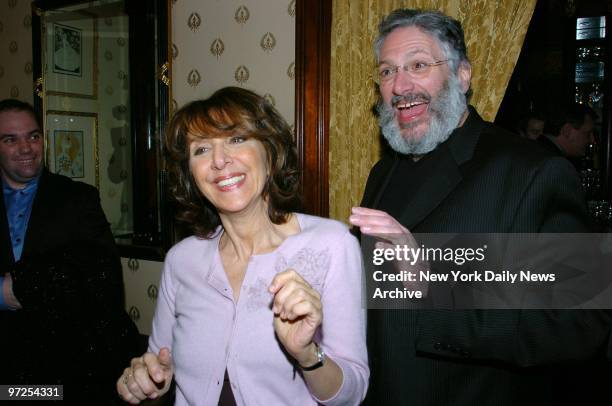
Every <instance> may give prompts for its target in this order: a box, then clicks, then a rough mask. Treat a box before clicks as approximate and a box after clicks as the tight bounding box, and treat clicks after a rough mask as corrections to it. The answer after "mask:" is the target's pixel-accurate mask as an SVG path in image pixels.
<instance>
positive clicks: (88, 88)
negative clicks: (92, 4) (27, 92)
mask: <svg viewBox="0 0 612 406" xmlns="http://www.w3.org/2000/svg"><path fill="white" fill-rule="evenodd" d="M43 37H44V43H45V45H44V55H43V57H44V79H43V83H44V88H45V93H46V94H47V95H49V96H64V97H76V98H84V99H94V100H95V99H97V98H98V22H97V19H95V18H91V17H85V16H82V17H80V18H74V19H68V18H67V17H66V21H64V20H58V21H53V22H49V23H47V24H45V25H44V28H43Z"/></svg>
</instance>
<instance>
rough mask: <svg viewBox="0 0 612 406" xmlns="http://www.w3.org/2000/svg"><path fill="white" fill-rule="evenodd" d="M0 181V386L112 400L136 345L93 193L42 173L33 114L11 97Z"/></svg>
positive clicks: (2, 116)
mask: <svg viewBox="0 0 612 406" xmlns="http://www.w3.org/2000/svg"><path fill="white" fill-rule="evenodd" d="M0 175H1V176H0V178H1V181H2V188H1V189H0V270H1V273H0V285H1V286H2V294H1V295H0V331H2V334H0V336H1V338H0V340H1V342H2V344H1V346H2V351H3V362H2V367H1V368H0V369H1V372H0V383H2V384H43V385H51V384H53V385H63V394H64V399H65V400H70V401H76V400H78V399H85V396H87V399H88V400H87V403H88V404H91V402H92V400H91V399H94V400H93V402H94V403H95V404H109V403H111V402H114V401H115V400H116V399H118V398H117V396H116V394H115V393H114V382H115V377H116V375H117V374H118V373H120V371H121V369H122V367H123V365H124V364H125V363H126V362H128V360H129V359H130V358H131V357H132V356H134V355H135V354H137V353H138V352H139V351H140V350H141V349H140V348H139V341H140V340H139V335H138V332H137V330H136V326H135V325H134V324H133V323H132V321H131V320H130V319H129V317H128V315H127V313H126V312H125V309H124V290H123V279H122V269H121V262H120V259H119V256H118V252H117V249H116V247H115V244H114V239H113V236H112V234H111V230H110V227H109V223H108V221H107V220H106V217H105V216H104V212H103V211H102V207H101V206H100V198H99V195H98V191H97V190H96V189H95V188H94V187H92V186H89V185H87V184H84V183H81V182H74V181H72V180H71V179H69V178H67V177H65V176H60V175H55V174H52V173H50V172H48V171H47V170H46V169H45V168H44V165H43V134H42V131H41V129H40V126H39V121H38V119H37V117H36V114H35V112H34V110H33V108H32V107H31V106H30V105H29V104H27V103H24V102H21V101H18V100H14V99H6V100H2V101H0Z"/></svg>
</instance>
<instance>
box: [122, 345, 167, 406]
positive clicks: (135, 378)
mask: <svg viewBox="0 0 612 406" xmlns="http://www.w3.org/2000/svg"><path fill="white" fill-rule="evenodd" d="M173 375H174V363H173V362H172V356H171V355H170V350H169V349H168V348H166V347H164V348H162V349H160V350H159V355H156V354H154V353H152V352H147V353H145V354H144V355H143V356H142V357H138V358H133V359H132V362H131V365H130V367H129V368H126V369H125V370H124V371H123V374H122V375H121V376H120V377H119V380H118V381H117V392H118V393H119V395H120V396H121V398H123V400H125V401H126V402H128V403H130V404H133V405H136V404H138V403H140V402H141V401H143V400H145V399H157V398H159V397H160V396H162V395H164V394H165V393H166V392H167V391H168V389H169V388H170V384H171V382H172V376H173Z"/></svg>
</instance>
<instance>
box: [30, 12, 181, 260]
mask: <svg viewBox="0 0 612 406" xmlns="http://www.w3.org/2000/svg"><path fill="white" fill-rule="evenodd" d="M168 2H169V0H154V1H145V2H142V1H138V0H95V1H62V0H39V1H38V0H37V1H34V2H33V24H32V28H33V49H34V58H33V60H34V66H33V70H34V78H35V83H36V86H35V97H34V99H35V107H36V109H37V111H38V112H39V113H40V116H41V118H42V120H43V127H44V132H45V135H46V138H45V155H46V164H47V167H48V168H49V170H50V171H51V172H54V173H59V174H62V175H65V176H68V177H70V178H73V179H74V180H77V181H81V182H85V183H89V184H91V185H93V186H95V187H96V188H98V190H99V192H100V200H101V204H102V208H103V209H104V212H105V213H106V216H107V219H108V221H109V222H110V224H111V229H112V231H113V234H114V235H115V238H116V241H117V243H118V246H119V248H120V251H121V255H122V256H124V257H132V258H143V259H151V260H161V259H163V256H164V253H165V249H166V248H168V246H169V245H170V243H171V239H170V234H171V231H170V229H171V218H169V217H170V216H168V215H167V212H168V210H167V208H166V207H165V201H166V199H165V196H164V193H165V191H164V183H165V182H164V172H163V171H162V168H161V159H160V151H161V145H160V139H161V133H162V132H163V129H164V128H165V125H166V123H167V120H168V114H169V100H170V97H171V96H170V87H169V85H170V83H169V82H170V80H169V78H170V72H169V71H170V66H169V59H168V48H169V46H168V44H169V40H168V37H169V35H168V33H169V32H170V31H169V24H168V21H169V4H168Z"/></svg>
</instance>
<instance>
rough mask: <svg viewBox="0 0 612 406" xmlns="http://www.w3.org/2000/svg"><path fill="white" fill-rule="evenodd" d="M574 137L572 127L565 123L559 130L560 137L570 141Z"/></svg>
mask: <svg viewBox="0 0 612 406" xmlns="http://www.w3.org/2000/svg"><path fill="white" fill-rule="evenodd" d="M571 135H572V125H571V124H570V123H565V124H563V126H562V127H561V129H560V130H559V137H560V138H563V139H566V140H569V139H570V138H571Z"/></svg>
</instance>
